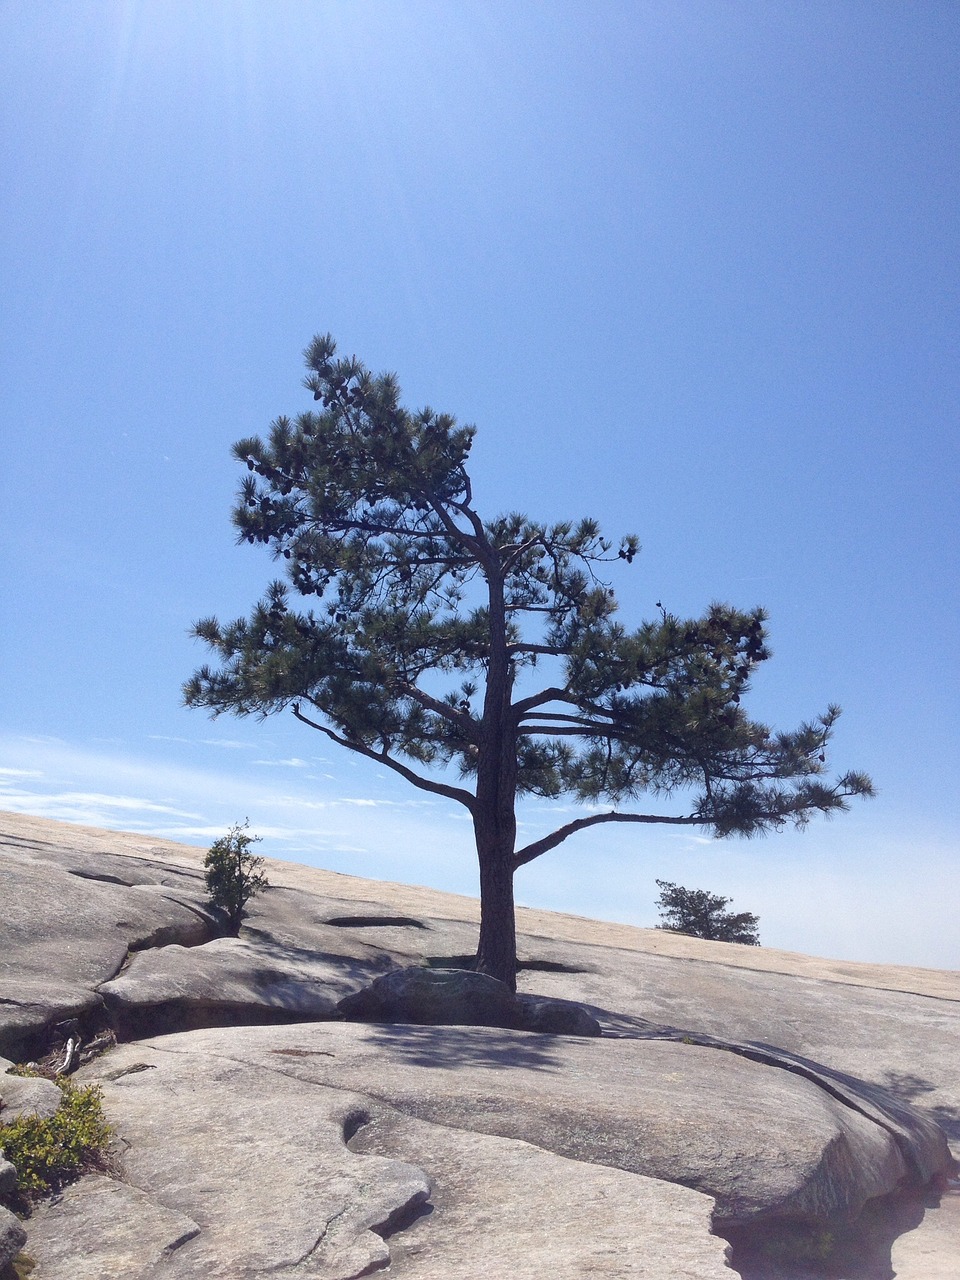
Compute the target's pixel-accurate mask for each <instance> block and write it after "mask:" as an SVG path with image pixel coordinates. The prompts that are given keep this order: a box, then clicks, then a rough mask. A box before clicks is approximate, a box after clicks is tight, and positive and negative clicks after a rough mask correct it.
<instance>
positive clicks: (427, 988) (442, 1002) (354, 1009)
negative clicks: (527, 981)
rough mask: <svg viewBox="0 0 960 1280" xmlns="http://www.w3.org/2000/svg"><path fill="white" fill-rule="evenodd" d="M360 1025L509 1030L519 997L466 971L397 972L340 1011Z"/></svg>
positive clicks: (351, 997)
mask: <svg viewBox="0 0 960 1280" xmlns="http://www.w3.org/2000/svg"><path fill="white" fill-rule="evenodd" d="M337 1011H338V1012H339V1013H341V1014H342V1015H343V1016H344V1017H345V1018H348V1019H350V1020H351V1021H356V1022H411V1023H419V1024H424V1025H429V1026H451V1027H452V1026H473V1027H476V1026H482V1027H509V1026H511V1025H512V1020H513V1018H514V1016H515V1002H514V998H513V992H512V991H511V990H510V988H509V987H508V986H506V984H505V983H503V982H498V981H497V979H496V978H491V977H489V976H488V975H487V974H485V973H468V972H467V971H466V970H464V969H421V968H412V969H395V970H394V971H393V972H392V973H386V974H384V975H383V976H382V977H380V978H377V979H376V980H375V981H374V982H372V983H371V984H370V986H369V987H364V989H363V990H362V991H357V992H355V993H354V994H353V995H349V996H346V997H345V998H344V999H343V1000H341V1001H340V1003H339V1004H338V1006H337Z"/></svg>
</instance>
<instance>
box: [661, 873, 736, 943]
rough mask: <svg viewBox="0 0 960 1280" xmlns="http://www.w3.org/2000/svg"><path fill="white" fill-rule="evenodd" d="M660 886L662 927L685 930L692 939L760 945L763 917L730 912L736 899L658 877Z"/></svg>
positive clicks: (678, 931)
mask: <svg viewBox="0 0 960 1280" xmlns="http://www.w3.org/2000/svg"><path fill="white" fill-rule="evenodd" d="M657 885H658V887H659V889H660V897H659V898H658V899H657V908H658V910H659V913H660V919H661V920H662V921H663V923H662V924H658V925H657V928H658V929H667V930H669V932H670V933H685V934H687V935H688V936H689V937H691V938H708V939H712V940H713V941H714V942H741V943H743V944H744V945H745V946H748V947H759V945H760V937H759V934H758V932H757V930H758V927H759V924H760V920H759V918H758V917H757V916H755V915H753V914H751V912H749V911H739V912H734V911H727V907H728V906H729V905H730V903H731V902H732V901H733V899H732V898H722V897H720V895H719V894H716V893H707V891H706V890H705V889H684V888H683V886H682V885H676V884H672V883H671V882H670V881H669V880H658V881H657Z"/></svg>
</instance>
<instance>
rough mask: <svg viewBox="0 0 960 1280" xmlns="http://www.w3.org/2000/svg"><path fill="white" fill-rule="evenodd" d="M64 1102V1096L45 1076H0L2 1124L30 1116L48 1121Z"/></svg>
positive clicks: (0, 1115)
mask: <svg viewBox="0 0 960 1280" xmlns="http://www.w3.org/2000/svg"><path fill="white" fill-rule="evenodd" d="M62 1100H63V1094H62V1093H61V1092H60V1090H59V1089H58V1088H57V1086H56V1085H55V1084H54V1083H53V1081H52V1080H47V1079H46V1078H45V1077H43V1076H13V1075H0V1122H2V1123H3V1124H9V1123H10V1121H11V1120H16V1119H18V1117H20V1116H28V1115H35V1116H39V1117H40V1118H41V1119H42V1120H48V1119H49V1118H50V1116H52V1115H54V1114H55V1113H56V1111H57V1108H58V1107H59V1106H60V1103H61V1102H62Z"/></svg>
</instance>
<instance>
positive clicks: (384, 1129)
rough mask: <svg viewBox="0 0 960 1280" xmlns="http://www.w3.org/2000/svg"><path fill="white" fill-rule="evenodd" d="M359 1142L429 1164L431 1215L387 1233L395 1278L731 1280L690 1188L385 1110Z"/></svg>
mask: <svg viewBox="0 0 960 1280" xmlns="http://www.w3.org/2000/svg"><path fill="white" fill-rule="evenodd" d="M350 1146H351V1149H352V1150H354V1151H364V1152H367V1151H369V1152H378V1153H381V1154H384V1155H386V1154H389V1155H393V1156H398V1157H400V1158H401V1159H404V1160H412V1161H414V1162H415V1163H418V1164H420V1165H421V1166H422V1167H423V1168H424V1169H426V1170H428V1171H429V1174H430V1180H431V1183H432V1188H433V1189H432V1192H431V1196H430V1203H431V1206H432V1209H433V1212H432V1213H430V1214H425V1215H424V1216H422V1217H420V1218H418V1219H416V1221H414V1222H413V1223H412V1224H411V1225H410V1226H409V1227H408V1228H407V1229H406V1230H404V1231H401V1232H398V1233H397V1234H396V1235H395V1236H393V1237H392V1238H391V1240H390V1275H391V1276H395V1277H397V1280H478V1278H479V1277H481V1276H489V1277H491V1278H496V1280H499V1278H500V1277H509V1280H543V1278H544V1277H550V1280H583V1278H584V1277H586V1276H605V1277H618V1278H619V1280H724V1278H725V1277H726V1280H734V1275H735V1273H734V1272H732V1271H730V1270H729V1269H728V1268H727V1265H726V1262H725V1260H724V1259H725V1256H726V1253H727V1247H726V1243H725V1241H723V1240H722V1239H720V1238H719V1237H717V1236H715V1235H713V1234H712V1233H711V1230H710V1212H711V1209H712V1201H711V1200H710V1198H709V1197H708V1196H705V1195H703V1194H702V1193H700V1192H697V1191H693V1190H690V1189H689V1188H687V1187H679V1186H675V1185H672V1184H671V1183H669V1182H661V1181H657V1180H655V1179H653V1178H645V1177H643V1176H641V1175H639V1174H634V1173H625V1172H624V1171H622V1170H620V1169H612V1168H608V1167H607V1166H605V1165H596V1164H585V1163H584V1162H582V1161H579V1160H568V1159H565V1158H564V1157H562V1156H557V1155H554V1154H553V1153H552V1152H549V1151H544V1150H542V1149H541V1148H539V1147H536V1146H533V1145H531V1144H529V1143H526V1142H517V1141H512V1140H510V1139H507V1138H496V1137H490V1136H488V1135H486V1134H480V1133H470V1132H468V1131H466V1130H463V1129H451V1128H448V1127H447V1126H446V1125H436V1124H430V1123H428V1122H427V1121H424V1120H414V1119H412V1118H411V1117H409V1116H403V1115H400V1114H398V1113H396V1112H386V1111H382V1110H381V1112H380V1114H378V1115H377V1116H376V1117H375V1118H374V1119H373V1121H372V1122H371V1123H370V1124H369V1125H366V1126H365V1127H364V1128H362V1129H361V1130H360V1131H359V1133H358V1134H357V1135H356V1137H355V1138H354V1139H353V1141H352V1142H351V1144H350Z"/></svg>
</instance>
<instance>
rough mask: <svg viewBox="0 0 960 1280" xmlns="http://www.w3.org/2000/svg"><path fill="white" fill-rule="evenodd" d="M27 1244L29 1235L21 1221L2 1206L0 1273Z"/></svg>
mask: <svg viewBox="0 0 960 1280" xmlns="http://www.w3.org/2000/svg"><path fill="white" fill-rule="evenodd" d="M26 1243H27V1233H26V1231H24V1229H23V1225H22V1223H21V1222H20V1219H19V1218H18V1217H16V1215H15V1214H12V1213H11V1212H10V1210H9V1209H4V1207H3V1205H0V1273H2V1272H3V1269H4V1268H5V1267H6V1266H8V1265H9V1263H11V1262H12V1261H13V1260H14V1258H15V1257H16V1256H17V1254H18V1253H19V1252H20V1250H21V1249H22V1248H23V1246H24V1245H25V1244H26Z"/></svg>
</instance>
